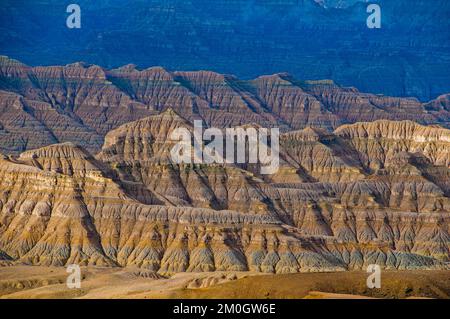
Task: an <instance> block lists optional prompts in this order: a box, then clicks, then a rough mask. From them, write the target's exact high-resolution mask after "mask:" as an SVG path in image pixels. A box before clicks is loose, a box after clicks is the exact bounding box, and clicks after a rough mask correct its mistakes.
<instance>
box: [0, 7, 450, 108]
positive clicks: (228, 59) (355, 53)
mask: <svg viewBox="0 0 450 319" xmlns="http://www.w3.org/2000/svg"><path fill="white" fill-rule="evenodd" d="M320 2H321V3H322V4H324V5H325V6H326V7H327V8H324V6H321V5H320V4H318V3H317V2H315V1H314V0H263V1H254V0H250V1H249V0H234V1H229V0H196V1H184V0H165V1H161V0H147V1H142V0H141V1H130V0H127V1H123V0H99V1H91V0H79V1H77V2H76V3H77V4H79V5H80V6H81V8H82V28H81V29H80V30H70V29H68V28H67V27H66V26H65V20H66V17H67V16H68V14H67V13H66V6H67V4H68V3H66V2H61V1H59V0H46V1H24V0H3V1H2V5H1V7H0V31H1V32H0V54H6V55H9V56H13V57H16V58H18V59H20V60H22V61H24V62H25V63H27V64H30V65H55V64H67V63H70V62H72V61H86V62H88V63H93V64H98V65H102V66H105V67H108V68H115V67H119V66H121V65H124V64H126V63H129V61H133V62H134V63H136V64H137V65H139V67H141V68H147V67H150V66H154V65H162V66H164V67H165V68H167V69H174V70H198V69H202V70H213V71H216V72H218V73H230V74H236V75H237V76H238V77H240V78H244V79H249V78H254V77H256V76H259V75H261V74H273V73H278V72H289V73H290V74H292V75H293V76H295V77H297V78H300V79H305V78H308V79H322V78H327V79H332V80H334V81H336V82H337V83H340V84H342V85H345V86H356V87H358V88H359V89H361V90H362V91H365V92H372V93H383V94H385V95H391V96H414V97H417V98H419V99H420V100H422V101H427V100H430V99H433V98H435V97H436V96H439V95H441V94H444V93H448V92H449V91H450V87H449V83H450V72H449V71H450V42H449V38H450V19H449V16H450V2H449V1H447V0H433V1H429V0H395V1H393V0H379V1H377V3H379V4H380V5H381V8H382V28H381V29H379V30H369V29H368V28H367V26H366V19H367V17H368V14H367V12H366V8H367V4H366V3H364V2H356V3H355V1H350V0H322V1H320ZM350 4H354V5H352V6H350ZM334 7H337V8H339V9H336V8H334Z"/></svg>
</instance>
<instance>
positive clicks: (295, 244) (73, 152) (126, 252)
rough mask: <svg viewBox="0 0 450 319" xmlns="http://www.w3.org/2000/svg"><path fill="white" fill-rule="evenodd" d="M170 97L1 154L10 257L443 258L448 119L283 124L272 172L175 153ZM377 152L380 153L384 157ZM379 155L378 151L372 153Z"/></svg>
mask: <svg viewBox="0 0 450 319" xmlns="http://www.w3.org/2000/svg"><path fill="white" fill-rule="evenodd" d="M177 128H186V129H187V130H192V126H191V124H190V122H189V121H188V120H186V119H184V118H182V117H181V116H179V115H178V114H176V112H174V111H173V110H172V109H169V110H167V111H165V112H163V113H162V114H160V115H154V116H151V117H148V118H144V119H142V120H138V121H136V122H132V123H127V124H124V125H122V126H120V127H118V128H117V129H115V130H113V131H111V132H109V133H108V134H107V135H106V138H105V144H104V145H103V148H102V151H101V152H100V153H99V154H97V155H96V156H95V157H94V156H92V155H91V154H89V153H88V152H87V151H86V150H84V149H83V148H82V147H80V146H77V145H75V144H73V143H64V144H55V145H51V146H47V147H43V148H39V149H35V150H31V151H27V152H24V153H22V154H21V155H20V156H17V157H11V156H9V157H6V156H2V157H1V159H0V209H1V210H0V211H1V213H0V255H1V257H0V258H1V259H2V260H3V261H4V262H5V263H6V262H7V263H9V264H10V263H17V262H18V263H29V264H36V265H65V264H69V263H79V264H82V265H108V266H131V265H134V266H138V267H142V268H146V269H149V270H151V271H155V272H159V273H160V274H163V275H167V274H171V273H174V272H180V271H214V270H254V271H262V272H276V273H286V272H299V271H305V272H306V271H336V270H348V269H362V268H363V267H365V266H367V265H368V264H374V263H375V264H379V265H381V266H383V267H386V268H391V269H393V268H397V269H412V268H426V269H429V268H446V267H447V266H446V264H445V263H446V262H448V261H449V257H450V236H449V225H450V213H449V212H450V198H449V183H448V180H449V179H448V176H450V167H449V163H448V150H449V144H450V141H449V140H448V135H449V131H448V130H446V129H442V128H438V127H431V126H421V125H418V124H416V123H413V122H408V121H405V122H391V121H379V122H374V123H357V124H354V125H345V126H342V127H340V128H338V129H337V130H336V131H335V132H334V133H330V132H329V131H326V130H324V129H317V128H306V129H303V130H299V131H293V132H289V133H285V134H282V136H281V138H280V157H281V158H280V160H281V167H280V170H279V172H278V173H277V174H275V175H273V176H266V177H263V176H259V174H258V173H257V172H256V171H255V170H253V169H251V168H250V167H248V168H247V169H246V167H245V166H239V167H238V166H235V165H224V164H211V165H198V164H197V165H195V164H176V163H174V162H173V161H172V160H171V157H170V156H169V153H170V149H171V148H172V147H173V145H174V141H171V140H170V138H169V137H170V134H171V132H173V130H175V129H177ZM380 154H383V155H382V156H381V155H380ZM371 159H373V160H371Z"/></svg>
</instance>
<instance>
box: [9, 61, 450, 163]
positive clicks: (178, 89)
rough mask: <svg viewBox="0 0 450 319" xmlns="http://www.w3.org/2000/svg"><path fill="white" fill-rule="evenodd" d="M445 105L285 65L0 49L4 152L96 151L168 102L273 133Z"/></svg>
mask: <svg viewBox="0 0 450 319" xmlns="http://www.w3.org/2000/svg"><path fill="white" fill-rule="evenodd" d="M448 105H449V103H448V95H443V96H440V97H439V98H437V99H436V100H433V101H430V102H428V103H421V102H419V101H418V100H417V99H415V98H394V97H388V96H380V95H374V94H368V93H362V92H359V91H358V90H357V89H355V88H345V87H341V86H339V85H337V84H335V83H334V82H332V81H328V80H323V81H299V80H296V79H295V78H293V77H292V76H290V75H289V74H285V73H280V74H274V75H270V76H261V77H258V78H256V79H254V80H246V81H244V80H240V79H238V78H237V77H235V76H231V75H223V74H220V73H215V72H211V71H198V72H176V71H175V72H170V71H167V70H165V69H163V68H161V67H152V68H149V69H145V70H137V69H136V67H135V66H133V65H126V66H123V67H121V68H117V69H112V70H107V69H104V68H101V67H99V66H96V65H89V64H85V63H73V64H68V65H65V66H49V67H29V66H27V65H25V64H23V63H21V62H19V61H16V60H12V59H10V58H7V57H4V56H3V57H0V141H1V144H0V151H2V152H3V153H6V154H14V155H19V154H20V153H21V152H23V151H26V150H30V149H35V148H39V147H42V146H46V145H50V144H54V143H64V142H72V143H75V144H77V145H80V146H82V147H83V148H85V149H86V150H88V151H89V152H91V153H97V152H98V151H99V150H100V148H101V146H102V145H103V142H104V138H105V136H106V134H107V133H108V132H109V131H111V130H113V129H115V128H117V127H119V126H121V125H122V124H125V123H128V122H132V121H136V120H139V119H142V118H145V117H148V116H151V115H156V114H159V113H161V112H163V111H165V110H167V109H168V108H172V109H173V110H174V111H175V112H177V113H178V114H181V115H182V116H183V118H185V119H186V120H188V121H189V122H192V121H193V120H195V119H198V120H203V122H204V123H205V124H206V125H208V126H212V127H219V128H225V127H232V126H241V125H248V124H257V125H260V126H262V127H278V128H280V129H281V130H282V131H283V132H288V131H292V130H300V129H303V128H308V127H314V128H323V129H326V130H327V131H329V132H332V131H333V130H334V129H336V128H337V127H338V126H341V125H343V124H351V123H355V122H362V121H369V122H372V121H376V120H382V119H383V120H395V121H399V120H410V121H414V122H417V123H421V124H426V125H441V126H443V127H449V123H450V109H449V107H448Z"/></svg>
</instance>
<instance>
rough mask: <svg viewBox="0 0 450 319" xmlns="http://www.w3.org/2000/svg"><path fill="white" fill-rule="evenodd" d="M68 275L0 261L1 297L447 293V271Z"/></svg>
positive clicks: (92, 271) (107, 271)
mask: <svg viewBox="0 0 450 319" xmlns="http://www.w3.org/2000/svg"><path fill="white" fill-rule="evenodd" d="M67 276H68V274H67V273H66V271H65V268H59V267H54V268H53V267H35V266H11V267H0V298H334V299H346V298H371V297H372V298H450V272H449V271H385V272H383V273H382V287H381V289H374V290H371V289H368V288H367V287H366V278H367V274H366V273H365V272H340V273H300V274H287V275H265V274H259V273H249V272H232V273H224V272H214V273H179V274H176V275H174V276H172V277H170V278H162V277H160V276H157V275H155V274H153V273H149V272H146V271H142V270H139V269H128V268H126V269H119V268H82V282H81V288H80V289H69V288H67V286H66V279H67Z"/></svg>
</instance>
